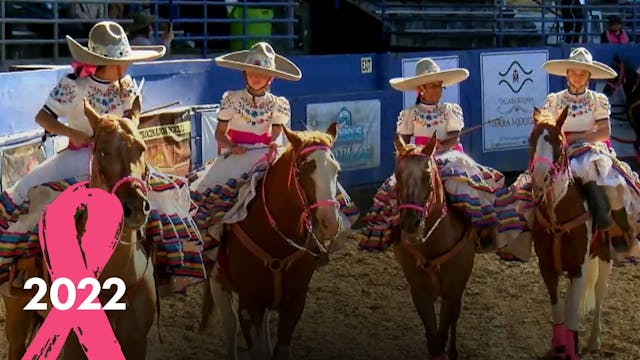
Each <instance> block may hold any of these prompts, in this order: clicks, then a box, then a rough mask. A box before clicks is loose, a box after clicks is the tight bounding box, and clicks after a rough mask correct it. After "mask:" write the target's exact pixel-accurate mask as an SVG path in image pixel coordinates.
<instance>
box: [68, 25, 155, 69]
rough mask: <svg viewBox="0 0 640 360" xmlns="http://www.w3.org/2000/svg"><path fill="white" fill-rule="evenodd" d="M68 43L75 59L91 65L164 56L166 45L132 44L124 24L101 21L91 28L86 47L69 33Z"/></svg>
mask: <svg viewBox="0 0 640 360" xmlns="http://www.w3.org/2000/svg"><path fill="white" fill-rule="evenodd" d="M66 38H67V45H68V46H69V51H70V52H71V56H72V57H73V59H74V60H76V61H78V62H81V63H85V64H91V65H118V64H128V63H133V62H138V61H151V60H154V59H157V58H160V57H162V56H164V54H165V52H166V51H167V50H166V49H165V47H164V46H162V45H157V46H130V45H129V39H128V38H127V34H126V33H125V32H124V29H123V28H122V26H120V25H119V24H118V23H115V22H113V21H101V22H99V23H97V24H95V25H94V26H93V28H91V31H90V32H89V42H88V44H87V46H86V47H84V46H82V45H80V44H79V43H78V42H77V41H75V40H74V39H73V38H72V37H71V36H69V35H67V37H66Z"/></svg>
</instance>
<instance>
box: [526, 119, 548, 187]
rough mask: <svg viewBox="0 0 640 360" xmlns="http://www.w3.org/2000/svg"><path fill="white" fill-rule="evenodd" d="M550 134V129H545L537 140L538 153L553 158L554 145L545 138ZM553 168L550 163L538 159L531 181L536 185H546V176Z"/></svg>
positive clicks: (541, 156) (543, 156)
mask: <svg viewBox="0 0 640 360" xmlns="http://www.w3.org/2000/svg"><path fill="white" fill-rule="evenodd" d="M548 136H549V130H547V129H543V130H542V132H541V133H540V136H538V139H537V141H536V153H535V156H536V157H538V158H543V159H549V160H553V146H551V144H550V143H549V142H548V141H547V140H546V139H545V138H547V137H548ZM550 173H551V169H550V168H549V164H547V163H546V162H542V161H537V162H535V163H534V165H533V173H532V174H531V181H532V182H533V184H534V185H538V186H542V185H544V176H545V175H546V174H550Z"/></svg>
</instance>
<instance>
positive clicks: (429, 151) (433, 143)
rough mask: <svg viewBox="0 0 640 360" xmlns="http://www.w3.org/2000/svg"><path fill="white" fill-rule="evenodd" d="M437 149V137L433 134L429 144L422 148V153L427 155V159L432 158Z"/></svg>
mask: <svg viewBox="0 0 640 360" xmlns="http://www.w3.org/2000/svg"><path fill="white" fill-rule="evenodd" d="M437 147H438V135H436V133H433V136H432V137H431V139H429V142H428V143H427V144H426V145H425V146H423V147H422V153H423V154H425V155H427V156H428V157H432V156H433V154H435V153H436V148H437Z"/></svg>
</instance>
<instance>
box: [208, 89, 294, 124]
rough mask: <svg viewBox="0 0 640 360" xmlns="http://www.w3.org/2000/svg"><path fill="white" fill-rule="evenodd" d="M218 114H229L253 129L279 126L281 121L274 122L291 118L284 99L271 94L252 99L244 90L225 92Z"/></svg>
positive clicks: (288, 107)
mask: <svg viewBox="0 0 640 360" xmlns="http://www.w3.org/2000/svg"><path fill="white" fill-rule="evenodd" d="M220 112H221V113H223V114H227V113H228V112H231V113H233V114H235V115H236V116H239V118H241V119H242V121H244V122H245V123H246V124H248V125H251V126H253V127H255V126H261V125H265V124H270V123H276V124H279V123H281V121H275V120H279V119H289V118H290V117H291V109H290V106H289V101H288V100H287V99H286V98H284V97H279V96H275V95H273V94H271V93H266V94H265V95H264V96H260V97H255V98H254V97H253V96H251V95H249V94H248V93H247V92H246V90H240V91H227V92H225V93H224V95H223V96H222V101H221V102H220ZM225 116H226V115H225ZM234 118H235V117H234ZM234 120H235V119H234Z"/></svg>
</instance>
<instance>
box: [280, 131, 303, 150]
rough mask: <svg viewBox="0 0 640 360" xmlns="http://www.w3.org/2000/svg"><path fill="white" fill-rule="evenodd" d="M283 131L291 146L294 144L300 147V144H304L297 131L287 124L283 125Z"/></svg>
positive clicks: (294, 146) (297, 147)
mask: <svg viewBox="0 0 640 360" xmlns="http://www.w3.org/2000/svg"><path fill="white" fill-rule="evenodd" d="M282 132H283V133H284V136H286V137H287V140H289V143H291V146H293V148H294V149H299V148H300V146H301V145H302V140H301V139H300V136H298V134H296V132H295V131H293V130H291V129H289V128H288V127H286V126H285V125H282Z"/></svg>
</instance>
